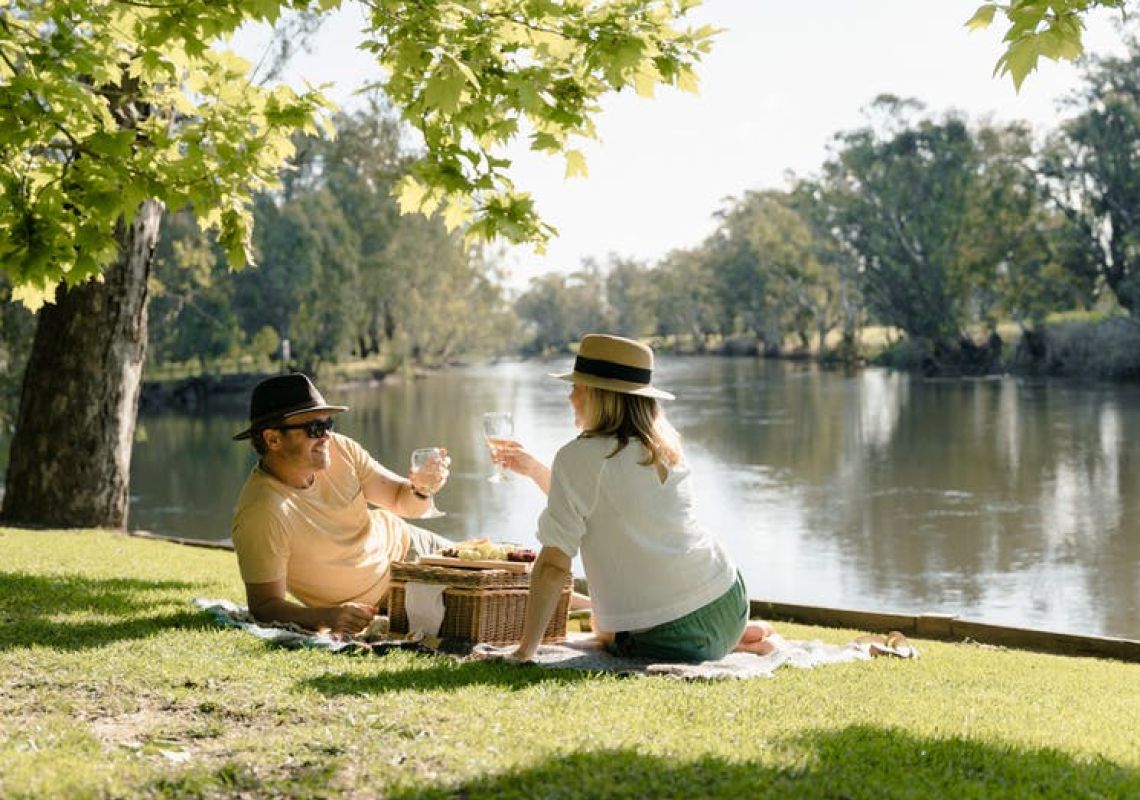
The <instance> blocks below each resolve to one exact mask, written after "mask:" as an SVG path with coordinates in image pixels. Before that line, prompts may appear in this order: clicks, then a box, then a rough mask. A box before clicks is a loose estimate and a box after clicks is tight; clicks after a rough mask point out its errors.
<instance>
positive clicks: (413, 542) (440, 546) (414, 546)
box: [404, 525, 455, 561]
mask: <svg viewBox="0 0 1140 800" xmlns="http://www.w3.org/2000/svg"><path fill="white" fill-rule="evenodd" d="M454 544H455V542H453V541H451V540H450V539H447V538H445V537H443V536H440V535H439V534H438V533H432V532H431V531H429V530H425V529H424V528H417V527H416V526H415V525H408V552H407V553H405V554H404V560H405V561H419V560H420V557H421V556H430V555H432V554H433V553H438V552H439V551H440V550H446V549H447V548H448V547H452V546H453V545H454Z"/></svg>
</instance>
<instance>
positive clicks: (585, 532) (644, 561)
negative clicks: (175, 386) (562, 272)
mask: <svg viewBox="0 0 1140 800" xmlns="http://www.w3.org/2000/svg"><path fill="white" fill-rule="evenodd" d="M652 373H653V351H652V350H650V349H649V348H648V347H646V346H645V345H643V344H640V343H638V342H635V341H632V340H630V339H623V338H621V337H617V336H606V335H601V334H591V335H588V336H586V337H584V338H583V339H582V342H581V345H580V347H579V349H578V357H577V359H576V360H575V362H574V370H573V371H572V372H569V373H566V374H564V375H554V376H552V377H556V378H559V379H561V380H565V381H569V382H570V383H572V384H574V388H573V389H572V390H571V392H570V404H571V406H572V407H573V409H574V424H575V426H576V427H577V428H578V429H579V430H581V431H582V433H581V435H580V436H578V438H576V439H575V440H574V441H572V442H570V443H569V444H567V445H565V446H564V447H563V448H562V449H561V450H559V451H558V454H557V455H556V456H555V458H554V463H553V465H552V467H550V468H547V467H546V466H545V465H543V464H542V463H540V462H539V461H538V460H537V459H535V458H534V457H533V456H532V455H530V454H529V453H527V452H526V451H525V450H523V449H522V448H521V447H519V446H517V445H513V446H510V447H505V448H501V449H499V450H498V451H497V452H496V454H495V458H496V460H498V461H499V463H501V464H503V465H504V466H505V467H507V468H509V469H512V470H514V471H516V472H518V473H520V474H522V475H526V476H527V477H529V478H531V479H532V480H533V481H534V482H535V483H536V484H537V485H538V487H539V488H540V489H542V490H543V491H544V492H545V493H546V494H547V495H548V501H547V506H546V509H545V510H544V511H543V512H542V515H541V516H540V517H539V521H538V540H539V542H540V543H541V544H542V550H541V551H540V552H539V555H538V559H537V560H536V561H535V565H534V569H533V571H532V573H531V588H530V597H529V601H528V603H527V617H526V621H525V623H524V625H523V635H522V640H521V642H520V643H519V647H518V650H517V651H516V652H515V654H514V657H515V658H518V659H520V660H526V659H530V658H532V657H533V656H534V653H535V651H536V650H537V649H538V645H539V643H540V642H541V640H542V634H543V631H545V630H546V626H547V623H548V622H549V621H550V617H551V615H552V614H553V613H554V609H555V607H556V606H557V604H558V599H559V594H560V592H561V591H562V587H563V585H564V583H565V580H566V576H567V575H568V574H569V572H570V561H571V559H572V558H573V557H574V556H575V555H576V554H577V553H578V552H579V551H580V552H581V554H582V564H583V566H584V567H585V570H586V579H587V581H588V582H589V586H590V599H591V604H592V610H593V614H594V625H595V627H594V629H595V631H597V633H598V636H599V638H601V639H602V641H603V642H604V643H605V644H606V646H607V647H609V648H610V649H611V650H612V651H614V652H616V653H618V654H619V655H628V656H641V657H647V658H658V659H668V660H674V661H676V660H680V661H693V662H697V661H711V660H716V659H719V658H723V657H724V656H725V655H726V654H727V653H729V652H731V651H732V650H744V651H747V652H752V653H758V654H761V655H763V654H766V653H770V652H772V650H774V649H775V647H776V643H777V641H778V638H779V637H778V636H776V635H775V632H774V631H773V629H772V627H771V626H770V625H768V624H767V623H758V622H749V621H748V596H747V592H746V591H745V588H744V582H743V580H742V579H741V576H740V573H739V571H738V570H737V569H736V567H735V566H734V565H733V564H732V562H731V561H730V559H729V558H728V555H727V554H726V553H725V550H724V548H723V547H722V546H721V544H720V542H718V541H717V540H716V539H715V538H714V537H712V536H710V535H709V534H708V533H707V532H706V531H705V530H704V529H703V528H702V527H701V526H700V525H699V524H698V522H697V520H696V517H695V516H694V513H693V503H692V498H691V495H690V484H689V471H688V468H687V467H686V465H685V463H684V460H683V458H682V455H681V447H680V442H679V437H678V436H677V433H676V431H675V430H673V427H672V426H671V425H670V424H669V422H668V420H666V419H665V415H664V413H663V412H662V411H661V408H660V405H659V403H658V399H661V398H667V399H672V397H673V396H672V395H671V394H669V393H668V392H664V391H661V390H660V389H657V388H654V386H653V385H652V382H651V379H652Z"/></svg>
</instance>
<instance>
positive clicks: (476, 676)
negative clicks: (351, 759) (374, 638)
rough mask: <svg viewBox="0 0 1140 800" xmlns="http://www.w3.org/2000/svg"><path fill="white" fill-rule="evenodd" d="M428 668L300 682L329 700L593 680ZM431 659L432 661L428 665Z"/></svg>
mask: <svg viewBox="0 0 1140 800" xmlns="http://www.w3.org/2000/svg"><path fill="white" fill-rule="evenodd" d="M424 658H425V662H424V663H425V666H424V667H422V668H414V669H406V670H399V671H391V672H387V671H386V672H380V673H376V674H374V675H318V676H316V677H313V678H308V679H306V680H304V681H301V682H300V684H299V685H300V686H303V687H306V688H309V689H315V690H316V691H318V692H320V693H321V694H324V695H327V696H330V697H332V696H340V695H363V694H385V693H390V692H406V691H430V690H433V689H462V688H463V687H465V686H498V687H501V688H504V689H525V688H527V687H528V686H534V685H535V684H539V683H545V684H551V683H556V684H574V683H579V682H581V681H584V680H591V679H592V676H591V674H590V673H588V672H583V671H582V670H551V669H540V668H537V667H535V668H531V669H526V668H520V667H519V666H518V665H515V664H497V663H494V662H490V661H467V662H456V661H451V660H450V659H446V658H445V657H443V656H437V657H434V658H431V657H429V656H424ZM428 658H431V661H427V659H428Z"/></svg>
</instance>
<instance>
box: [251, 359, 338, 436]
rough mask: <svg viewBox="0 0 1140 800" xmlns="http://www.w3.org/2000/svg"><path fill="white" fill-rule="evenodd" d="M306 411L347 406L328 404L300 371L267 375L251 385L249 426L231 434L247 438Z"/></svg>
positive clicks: (332, 409) (333, 409)
mask: <svg viewBox="0 0 1140 800" xmlns="http://www.w3.org/2000/svg"><path fill="white" fill-rule="evenodd" d="M309 411H348V406H330V405H329V404H328V403H326V402H325V398H324V397H322V396H321V393H320V392H318V391H317V387H316V386H314V385H313V382H312V381H311V380H309V379H308V377H306V376H305V375H302V374H301V373H300V372H294V373H291V374H289V375H276V376H274V377H272V378H266V379H265V380H263V381H262V382H261V383H259V384H257V386H255V387H253V395H252V396H251V397H250V398H249V427H248V428H246V429H245V430H244V431H242V432H241V433H239V434H237V435H236V436H234V440H235V441H236V440H238V439H248V438H249V437H250V436H251V435H253V432H254V431H256V430H260V429H261V428H265V427H269V423H271V422H279V421H282V420H286V419H288V418H289V417H295V416H297V415H298V414H305V413H308V412H309Z"/></svg>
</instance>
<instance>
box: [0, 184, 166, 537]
mask: <svg viewBox="0 0 1140 800" xmlns="http://www.w3.org/2000/svg"><path fill="white" fill-rule="evenodd" d="M162 210H163V209H162V205H161V204H160V203H158V202H155V201H153V200H151V201H147V202H145V203H143V204H142V206H141V207H140V208H139V211H138V214H137V215H136V217H135V219H134V221H133V222H132V223H131V224H130V225H129V226H127V225H126V224H125V223H122V222H120V224H119V229H118V234H117V236H118V239H119V259H118V261H116V262H115V263H114V264H113V265H111V266H110V267H108V268H107V270H106V272H105V273H104V275H103V281H102V282H97V281H89V282H87V283H84V284H82V285H79V286H75V287H72V288H70V289H69V288H66V287H63V286H61V287H60V288H59V291H58V293H57V296H56V302H55V303H54V304H51V305H46V306H44V307H43V308H42V309H41V310H40V312H39V321H38V324H37V326H36V336H35V340H34V342H33V343H32V353H31V357H30V358H29V360H28V366H27V370H26V371H25V373H24V385H23V392H22V394H21V396H20V410H19V415H18V417H17V421H16V432H15V435H14V436H13V437H12V446H11V455H10V458H9V463H8V475H7V491H6V493H5V495H4V506H3V512H2V514H3V518H4V519H5V520H6V521H8V522H14V523H20V524H28V525H39V526H46V527H62V528H74V527H106V528H123V527H125V526H126V524H127V501H128V487H129V484H130V468H131V444H132V441H133V439H134V433H135V417H136V414H137V412H138V400H139V389H140V386H141V382H142V367H143V359H144V357H145V355H146V299H147V279H148V278H149V276H150V269H151V262H152V260H153V257H154V248H155V245H156V244H157V243H158V231H159V225H160V223H161V221H162Z"/></svg>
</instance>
